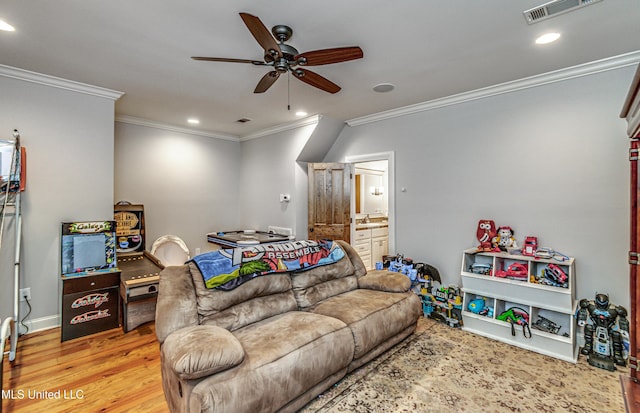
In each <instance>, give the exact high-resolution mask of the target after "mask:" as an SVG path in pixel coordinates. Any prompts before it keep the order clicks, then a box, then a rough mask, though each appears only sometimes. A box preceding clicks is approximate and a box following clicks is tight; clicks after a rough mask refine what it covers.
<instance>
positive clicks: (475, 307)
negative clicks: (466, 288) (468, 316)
mask: <svg viewBox="0 0 640 413" xmlns="http://www.w3.org/2000/svg"><path fill="white" fill-rule="evenodd" d="M467 309H468V310H469V311H471V312H472V313H474V314H478V315H483V316H487V317H493V308H491V307H489V306H487V304H486V302H485V300H484V298H476V299H475V300H471V301H469V304H467Z"/></svg>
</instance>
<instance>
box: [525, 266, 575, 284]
mask: <svg viewBox="0 0 640 413" xmlns="http://www.w3.org/2000/svg"><path fill="white" fill-rule="evenodd" d="M531 282H533V283H537V284H543V285H551V286H553V287H561V288H569V276H568V275H567V273H566V272H565V271H564V270H563V269H562V267H560V266H558V265H556V264H553V263H551V264H547V265H546V266H545V267H543V268H542V270H540V274H539V275H533V274H532V275H531Z"/></svg>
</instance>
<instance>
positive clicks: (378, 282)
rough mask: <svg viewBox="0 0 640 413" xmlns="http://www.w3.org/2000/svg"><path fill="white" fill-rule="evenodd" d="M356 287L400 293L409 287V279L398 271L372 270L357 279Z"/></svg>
mask: <svg viewBox="0 0 640 413" xmlns="http://www.w3.org/2000/svg"><path fill="white" fill-rule="evenodd" d="M358 287H359V288H366V289H368V290H378V291H389V292H393V293H402V292H405V291H408V290H409V288H411V280H410V279H409V277H407V276H406V275H404V274H400V273H399V272H392V271H385V270H374V271H369V272H368V273H367V275H365V276H364V277H360V278H359V279H358Z"/></svg>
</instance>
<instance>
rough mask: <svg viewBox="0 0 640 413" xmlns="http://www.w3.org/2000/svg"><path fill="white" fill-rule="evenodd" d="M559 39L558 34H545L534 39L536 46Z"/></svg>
mask: <svg viewBox="0 0 640 413" xmlns="http://www.w3.org/2000/svg"><path fill="white" fill-rule="evenodd" d="M559 38H560V33H546V34H543V35H542V36H540V37H538V38H537V39H536V44H547V43H552V42H555V41H556V40H558V39H559Z"/></svg>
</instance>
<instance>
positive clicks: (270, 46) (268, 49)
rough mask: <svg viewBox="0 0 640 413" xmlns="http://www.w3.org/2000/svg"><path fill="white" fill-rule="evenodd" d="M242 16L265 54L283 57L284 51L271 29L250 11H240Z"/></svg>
mask: <svg viewBox="0 0 640 413" xmlns="http://www.w3.org/2000/svg"><path fill="white" fill-rule="evenodd" d="M240 17H241V18H242V21H243V22H244V24H245V25H246V26H247V29H249V31H250V32H251V34H252V35H253V37H254V38H255V39H256V41H257V42H258V43H259V44H260V46H262V48H263V49H264V51H265V56H271V57H272V58H275V56H277V57H282V51H281V50H280V46H278V42H276V39H274V38H273V36H272V35H271V33H270V32H269V30H268V29H267V28H266V26H265V25H264V24H263V23H262V21H261V20H260V19H259V18H258V17H256V16H253V15H251V14H248V13H240ZM265 58H266V57H265ZM271 60H274V59H271Z"/></svg>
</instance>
